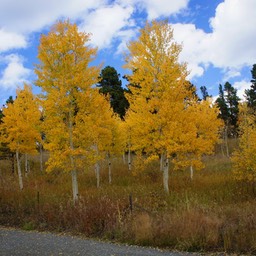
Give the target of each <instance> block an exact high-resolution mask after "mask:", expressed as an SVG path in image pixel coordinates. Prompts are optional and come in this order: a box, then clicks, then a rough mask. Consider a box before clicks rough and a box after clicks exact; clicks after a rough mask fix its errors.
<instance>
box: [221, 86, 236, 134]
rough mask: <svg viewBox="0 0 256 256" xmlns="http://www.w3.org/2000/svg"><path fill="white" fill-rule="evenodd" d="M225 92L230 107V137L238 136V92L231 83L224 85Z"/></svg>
mask: <svg viewBox="0 0 256 256" xmlns="http://www.w3.org/2000/svg"><path fill="white" fill-rule="evenodd" d="M224 91H225V93H226V95H225V100H226V104H227V106H228V125H229V135H230V136H235V135H237V126H238V125H237V122H238V113H239V108H238V105H239V100H240V99H239V97H238V96H237V90H236V89H235V88H234V87H233V86H232V85H231V84H230V83H229V82H226V83H225V84H224Z"/></svg>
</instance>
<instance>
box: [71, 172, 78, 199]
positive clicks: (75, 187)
mask: <svg viewBox="0 0 256 256" xmlns="http://www.w3.org/2000/svg"><path fill="white" fill-rule="evenodd" d="M71 176H72V190H73V201H74V202H76V201H77V200H78V184H77V171H76V170H73V171H71Z"/></svg>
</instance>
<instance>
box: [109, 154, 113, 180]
mask: <svg viewBox="0 0 256 256" xmlns="http://www.w3.org/2000/svg"><path fill="white" fill-rule="evenodd" d="M108 183H109V184H111V183H112V170H111V161H110V153H109V152H108Z"/></svg>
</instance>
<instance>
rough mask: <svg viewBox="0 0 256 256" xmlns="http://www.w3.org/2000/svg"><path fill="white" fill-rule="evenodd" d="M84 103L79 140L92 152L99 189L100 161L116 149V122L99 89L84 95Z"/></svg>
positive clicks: (81, 112) (80, 119) (79, 126)
mask: <svg viewBox="0 0 256 256" xmlns="http://www.w3.org/2000/svg"><path fill="white" fill-rule="evenodd" d="M84 102H85V103H84V104H83V106H81V109H80V112H79V114H78V115H77V116H76V122H77V124H79V125H78V126H77V129H76V133H77V134H79V137H78V138H79V141H80V142H81V143H82V144H83V147H84V148H85V149H87V150H88V152H90V158H91V160H92V161H91V162H93V163H94V165H95V172H96V179H97V187H99V186H100V161H101V160H102V159H104V158H105V155H106V153H107V154H108V155H109V154H110V153H111V152H112V150H113V149H114V148H113V147H114V145H113V143H114V140H115V138H114V129H116V127H115V126H116V122H115V121H116V120H115V119H114V112H113V110H112V108H111V107H110V104H109V102H108V100H107V99H106V98H105V96H104V95H102V94H100V93H99V90H98V89H97V88H92V89H90V91H88V94H87V95H86V94H85V95H84ZM87 155H88V154H87ZM109 175H111V174H109ZM110 179H111V178H110Z"/></svg>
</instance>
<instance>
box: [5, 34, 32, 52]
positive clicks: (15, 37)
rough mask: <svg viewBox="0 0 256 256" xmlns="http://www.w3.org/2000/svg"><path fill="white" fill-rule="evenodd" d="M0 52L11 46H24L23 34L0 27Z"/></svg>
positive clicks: (25, 43)
mask: <svg viewBox="0 0 256 256" xmlns="http://www.w3.org/2000/svg"><path fill="white" fill-rule="evenodd" d="M0 38H1V40H0V52H3V51H8V50H10V49H13V48H24V47H26V46H27V42H26V39H25V37H24V36H22V35H19V34H16V33H12V32H8V31H5V30H4V29H0Z"/></svg>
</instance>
